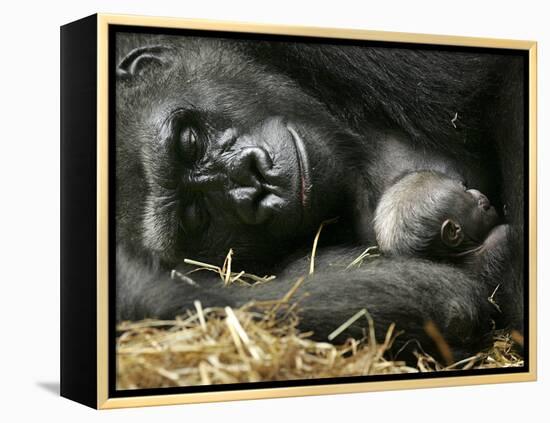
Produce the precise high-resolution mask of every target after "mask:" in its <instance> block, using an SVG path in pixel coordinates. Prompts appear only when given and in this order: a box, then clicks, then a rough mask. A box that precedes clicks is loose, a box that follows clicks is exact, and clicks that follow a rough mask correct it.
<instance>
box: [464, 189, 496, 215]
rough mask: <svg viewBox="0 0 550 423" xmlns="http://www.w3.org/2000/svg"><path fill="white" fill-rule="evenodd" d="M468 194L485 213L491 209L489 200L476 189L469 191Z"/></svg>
mask: <svg viewBox="0 0 550 423" xmlns="http://www.w3.org/2000/svg"><path fill="white" fill-rule="evenodd" d="M468 192H469V193H470V194H472V195H473V196H474V198H475V199H476V200H477V204H478V206H479V207H481V208H482V209H483V210H485V211H487V210H489V209H490V208H491V202H490V201H489V199H488V198H487V197H486V196H485V195H484V194H482V193H481V192H479V191H478V190H477V189H469V190H468Z"/></svg>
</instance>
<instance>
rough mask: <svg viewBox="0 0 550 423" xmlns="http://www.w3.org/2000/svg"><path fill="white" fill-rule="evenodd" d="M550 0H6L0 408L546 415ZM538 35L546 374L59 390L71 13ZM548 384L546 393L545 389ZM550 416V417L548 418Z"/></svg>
mask: <svg viewBox="0 0 550 423" xmlns="http://www.w3.org/2000/svg"><path fill="white" fill-rule="evenodd" d="M545 3H546V2H544V1H538V2H537V1H526V0H522V1H519V0H516V1H504V0H500V1H480V0H475V1H470V0H459V1H420V0H413V1H399V2H397V1H389V0H378V1H376V2H370V1H366V0H363V1H360V2H357V3H352V2H350V1H345V0H337V1H332V2H330V3H328V4H322V3H321V2H320V1H316V2H314V3H311V4H307V3H305V2H300V1H299V0H284V1H283V0H268V1H264V2H262V1H261V0H258V1H256V2H255V3H252V2H251V3H250V4H247V3H245V2H244V1H240V0H226V1H219V2H216V1H214V0H212V1H211V0H200V1H193V2H192V1H183V0H179V1H165V0H147V1H146V0H133V1H126V0H124V1H123V0H120V1H116V2H115V1H112V0H111V1H99V0H98V1H91V0H88V1H75V2H67V3H65V4H64V3H61V2H56V1H54V0H49V1H36V2H31V1H23V0H19V1H17V0H14V1H5V2H3V3H2V12H1V13H2V24H1V25H0V31H1V34H2V37H1V40H2V44H1V47H0V74H1V78H0V84H1V89H0V104H1V106H2V111H1V114H0V116H1V120H0V122H1V126H2V128H1V134H2V135H1V138H0V181H1V185H0V186H1V191H0V195H1V203H0V204H1V208H0V213H1V215H2V219H1V222H2V230H1V232H0V248H2V255H1V257H2V258H1V260H2V261H1V263H2V265H1V267H0V269H1V270H0V272H1V276H0V287H1V290H0V314H1V316H0V390H1V391H2V392H1V397H0V404H1V405H0V420H2V421H4V422H12V421H23V420H29V421H36V420H38V419H40V420H46V421H55V420H56V419H62V420H67V419H71V420H74V421H78V422H86V421H92V420H93V421H96V420H99V419H101V420H104V421H117V422H119V421H130V419H132V421H149V422H150V421H153V420H155V421H159V419H162V418H169V419H170V420H171V421H173V420H174V419H178V420H179V421H190V420H193V421H200V422H211V421H218V422H229V421H232V420H234V419H235V420H237V419H238V421H242V422H246V421H255V422H268V421H277V422H278V421H281V419H285V420H292V421H299V420H298V419H304V420H302V421H334V420H335V421H344V420H350V421H385V420H388V421H417V420H421V419H422V420H423V421H446V422H455V421H456V422H461V423H463V422H469V421H485V422H488V421H498V422H500V421H512V420H517V421H542V420H543V419H548V417H549V414H550V412H549V404H548V402H549V400H548V398H550V396H549V395H548V392H550V382H549V377H550V374H549V370H548V369H549V368H550V362H549V361H548V360H549V349H548V348H549V347H548V343H549V341H550V338H549V336H548V323H549V315H550V314H549V311H548V288H547V286H546V282H547V280H546V275H547V273H548V272H547V271H548V267H549V261H548V260H545V259H544V258H545V256H546V254H549V251H548V243H544V241H542V240H546V239H548V238H549V235H550V234H549V225H548V224H547V221H546V219H545V215H546V212H547V211H548V207H547V205H548V197H547V196H544V194H543V191H546V190H545V189H544V188H545V187H546V186H547V184H548V183H550V180H549V175H548V173H549V172H548V170H545V169H544V164H545V162H546V164H547V166H548V165H549V164H548V157H547V156H548V154H547V153H548V144H547V142H546V140H547V136H548V130H549V125H548V123H547V121H546V119H545V118H546V116H547V114H548V111H549V102H550V93H549V92H548V86H547V84H546V78H545V76H546V75H548V74H549V72H550V65H549V56H550V50H548V43H549V42H550V31H549V29H548V28H549V27H550V25H549V23H548V16H550V14H549V13H548V11H546V10H544V6H545ZM95 12H112V13H130V14H148V15H157V16H177V17H188V18H210V19H221V20H234V21H250V22H264V23H274V24H296V25H310V26H330V27H346V28H363V29H374V30H388V31H406V32H422V33H433V34H451V35H470V36H481V37H498V38H517V39H533V40H537V41H538V42H539V109H538V111H539V113H538V115H539V118H540V120H539V163H540V168H539V169H540V171H539V195H540V196H539V213H538V215H539V222H540V226H539V240H541V241H542V242H539V260H540V266H539V279H538V284H539V294H540V295H539V320H538V321H539V327H540V331H539V334H540V335H539V357H540V361H539V381H538V382H536V383H522V384H504V385H492V386H476V387H462V388H443V389H428V390H410V391H398V392H380V393H364V394H353V395H332V396H321V397H309V398H290V399H278V400H256V401H246V402H233V403H217V404H204V405H202V404H200V405H187V406H170V407H153V408H147V409H144V408H142V409H129V410H114V411H102V412H96V411H92V410H90V409H87V408H85V407H83V406H81V405H77V404H76V403H72V402H70V401H68V400H66V399H62V398H60V397H58V395H57V393H56V391H57V389H58V383H59V358H58V357H59V333H58V332H59V312H58V309H59V26H60V25H62V24H64V23H67V22H69V21H72V20H75V19H77V18H80V17H83V16H86V15H89V14H92V13H95ZM545 390H546V394H544V391H545ZM546 421H548V420H546Z"/></svg>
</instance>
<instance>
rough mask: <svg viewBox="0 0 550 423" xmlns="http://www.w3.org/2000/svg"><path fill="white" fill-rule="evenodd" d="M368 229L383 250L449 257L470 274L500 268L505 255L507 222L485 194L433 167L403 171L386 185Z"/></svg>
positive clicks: (494, 270)
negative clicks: (371, 229)
mask: <svg viewBox="0 0 550 423" xmlns="http://www.w3.org/2000/svg"><path fill="white" fill-rule="evenodd" d="M374 229H375V232H376V238H377V241H378V245H379V248H380V250H381V251H382V252H383V253H385V254H389V255H397V256H416V257H423V258H426V259H431V260H436V261H441V262H446V263H452V264H456V265H458V266H460V267H462V268H464V269H465V270H466V271H467V272H469V273H472V274H473V275H476V276H482V277H483V276H484V275H488V274H489V273H488V272H498V271H500V269H501V267H502V263H503V262H504V260H505V257H504V255H505V251H506V248H505V246H506V244H507V232H508V225H505V224H499V217H498V215H497V212H496V210H495V208H494V207H493V206H491V203H490V202H489V200H488V199H487V197H486V196H485V195H483V194H482V193H481V192H479V191H477V190H475V189H467V187H466V186H465V185H464V184H463V183H462V182H461V181H459V180H457V179H453V178H450V177H448V176H446V175H444V174H442V173H439V172H435V171H419V172H413V173H409V174H407V175H405V176H404V177H402V178H401V179H399V180H398V181H397V182H396V183H395V184H393V185H392V186H391V187H390V188H389V189H387V190H386V192H385V193H384V194H383V195H382V198H381V199H380V202H379V203H378V207H377V208H376V212H375V217H374ZM492 274H495V273H492Z"/></svg>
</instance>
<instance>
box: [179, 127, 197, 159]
mask: <svg viewBox="0 0 550 423" xmlns="http://www.w3.org/2000/svg"><path fill="white" fill-rule="evenodd" d="M179 152H180V154H181V156H182V159H183V160H184V161H185V162H186V163H194V162H196V161H197V159H198V155H199V140H198V134H197V131H196V130H195V129H194V128H191V127H185V128H183V130H182V131H181V133H180V136H179Z"/></svg>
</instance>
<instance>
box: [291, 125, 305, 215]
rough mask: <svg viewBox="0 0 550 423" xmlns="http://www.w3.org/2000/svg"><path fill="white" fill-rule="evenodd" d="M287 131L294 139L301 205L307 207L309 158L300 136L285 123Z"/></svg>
mask: <svg viewBox="0 0 550 423" xmlns="http://www.w3.org/2000/svg"><path fill="white" fill-rule="evenodd" d="M286 128H287V129H288V132H290V134H291V135H292V140H293V141H294V147H295V148H296V154H297V156H298V167H299V173H300V198H301V201H302V207H304V208H305V207H307V206H308V205H309V197H310V191H311V184H310V176H309V160H308V156H307V150H306V146H305V145H304V141H303V140H302V137H300V135H299V134H298V132H296V130H295V129H294V128H293V127H292V126H291V125H287V127H286Z"/></svg>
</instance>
